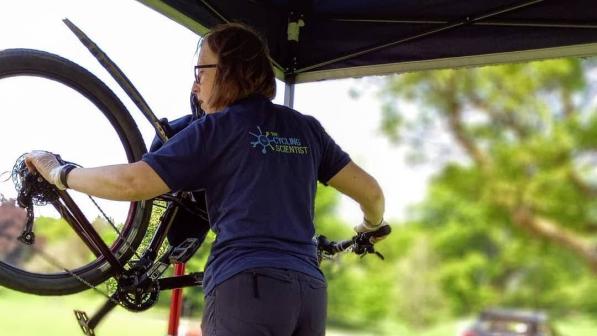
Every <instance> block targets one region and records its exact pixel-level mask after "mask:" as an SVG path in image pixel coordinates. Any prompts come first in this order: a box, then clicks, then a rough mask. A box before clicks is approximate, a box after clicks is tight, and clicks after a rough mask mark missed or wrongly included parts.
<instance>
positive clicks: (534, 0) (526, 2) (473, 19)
mask: <svg viewBox="0 0 597 336" xmlns="http://www.w3.org/2000/svg"><path fill="white" fill-rule="evenodd" d="M543 1H545V0H523V1H522V2H520V3H516V4H513V5H510V6H508V7H504V8H502V9H497V10H493V11H491V12H488V13H484V14H480V15H476V16H467V17H465V18H464V19H461V20H457V21H454V22H449V23H447V24H445V25H442V26H441V27H438V28H433V29H431V30H428V31H424V32H421V33H417V34H414V35H411V36H408V37H405V38H401V39H399V40H394V41H390V42H387V43H383V44H381V45H378V46H375V47H372V48H368V49H364V50H360V51H356V52H353V53H350V54H348V55H344V56H342V57H337V58H334V59H331V60H328V61H324V62H321V63H317V64H313V65H309V66H305V67H303V68H300V69H297V70H296V71H294V73H295V74H300V73H303V72H306V71H311V70H314V69H318V68H321V67H323V66H326V65H330V64H334V63H337V62H340V61H345V60H348V59H352V58H356V57H359V56H362V55H365V54H369V53H372V52H375V51H379V50H381V49H386V48H388V47H391V46H395V45H398V44H404V43H407V42H411V41H414V40H418V39H421V38H424V37H428V36H431V35H436V34H439V33H442V32H446V31H450V30H453V29H456V28H459V27H462V26H467V25H473V24H475V23H477V22H480V21H482V20H487V19H488V18H491V17H494V16H497V15H500V14H504V13H510V12H514V11H517V10H520V9H523V8H526V7H529V6H533V5H537V4H539V3H541V2H543Z"/></svg>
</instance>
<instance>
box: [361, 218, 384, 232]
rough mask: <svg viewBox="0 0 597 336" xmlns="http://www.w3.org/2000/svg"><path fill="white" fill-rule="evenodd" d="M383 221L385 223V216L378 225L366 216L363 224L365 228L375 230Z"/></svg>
mask: <svg viewBox="0 0 597 336" xmlns="http://www.w3.org/2000/svg"><path fill="white" fill-rule="evenodd" d="M381 223H383V217H382V218H381V220H380V221H379V223H378V224H377V225H373V224H371V222H370V221H368V220H367V219H366V218H363V226H364V227H365V228H367V230H375V229H377V228H378V227H379V226H380V225H381Z"/></svg>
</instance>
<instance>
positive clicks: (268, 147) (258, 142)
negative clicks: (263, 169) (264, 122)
mask: <svg viewBox="0 0 597 336" xmlns="http://www.w3.org/2000/svg"><path fill="white" fill-rule="evenodd" d="M257 130H258V131H259V134H256V133H253V132H249V134H251V135H252V136H254V137H255V139H254V140H255V141H252V142H250V144H251V145H252V146H253V148H256V147H257V146H259V147H261V153H263V154H266V153H267V152H268V151H270V152H278V153H286V154H299V155H305V154H308V153H309V147H308V146H303V145H302V143H301V139H299V138H286V137H282V136H280V135H279V134H278V133H277V132H272V131H267V132H265V134H263V132H262V131H261V127H259V126H257Z"/></svg>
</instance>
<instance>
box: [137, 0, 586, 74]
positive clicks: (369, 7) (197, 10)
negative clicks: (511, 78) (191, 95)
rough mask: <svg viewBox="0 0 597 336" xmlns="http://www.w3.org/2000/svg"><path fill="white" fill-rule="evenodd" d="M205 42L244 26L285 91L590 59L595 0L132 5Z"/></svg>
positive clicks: (234, 0) (154, 1) (260, 0)
mask: <svg viewBox="0 0 597 336" xmlns="http://www.w3.org/2000/svg"><path fill="white" fill-rule="evenodd" d="M139 1H140V2H142V3H144V4H146V5H147V6H149V7H151V8H153V9H155V10H157V11H159V12H161V13H163V14H164V15H167V16H168V17H170V18H171V19H172V20H174V21H176V22H178V23H180V24H182V25H184V26H186V27H187V28H189V29H191V30H192V31H194V32H196V33H198V34H200V35H203V34H205V33H206V32H207V31H208V30H209V29H210V28H211V27H213V26H214V25H216V24H219V23H223V22H244V23H247V24H249V25H251V26H253V27H254V28H256V29H257V30H258V31H260V32H261V33H262V35H263V36H264V37H265V38H266V39H267V41H268V44H269V47H270V52H271V56H272V61H273V63H274V65H275V68H276V76H277V77H278V78H279V79H281V80H283V81H285V82H286V83H287V84H294V83H301V82H310V81H317V80H323V79H334V78H347V77H360V76H367V75H382V74H389V73H399V72H406V71H416V70H425V69H439V68H455V67H463V66H480V65H487V64H497V63H509V62H519V61H528V60H537V59H546V58H556V57H564V56H580V57H583V56H591V55H596V54H597V1H594V0H492V1H470V0H469V1H464V0H217V1H216V0H139Z"/></svg>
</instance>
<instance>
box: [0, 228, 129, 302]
mask: <svg viewBox="0 0 597 336" xmlns="http://www.w3.org/2000/svg"><path fill="white" fill-rule="evenodd" d="M0 236H2V237H4V238H7V239H9V240H10V239H16V237H11V236H8V235H5V234H2V233H0ZM25 245H27V246H29V248H31V250H32V251H33V252H34V253H35V254H37V255H39V256H40V257H41V258H42V259H43V260H44V261H46V262H47V263H48V264H50V265H52V266H54V267H56V268H58V269H61V270H63V271H65V272H66V273H68V274H69V275H71V276H72V277H73V278H75V279H77V280H78V281H79V282H81V283H82V284H84V285H85V286H87V287H88V288H89V289H92V290H94V291H95V292H97V293H99V294H101V295H103V296H104V297H106V298H107V299H108V300H110V301H112V302H113V303H115V304H117V305H121V304H120V302H118V301H117V300H116V299H114V298H112V297H111V296H109V295H108V294H106V293H105V292H103V291H102V290H101V289H99V288H97V286H94V285H92V284H91V283H89V282H88V281H87V280H85V279H83V278H82V277H80V276H78V275H77V274H76V273H74V272H73V271H71V270H69V269H67V268H66V267H64V266H62V265H60V262H58V261H56V259H54V257H52V256H50V255H49V254H47V253H45V252H43V251H42V250H40V249H38V248H37V247H35V245H28V244H25Z"/></svg>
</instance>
